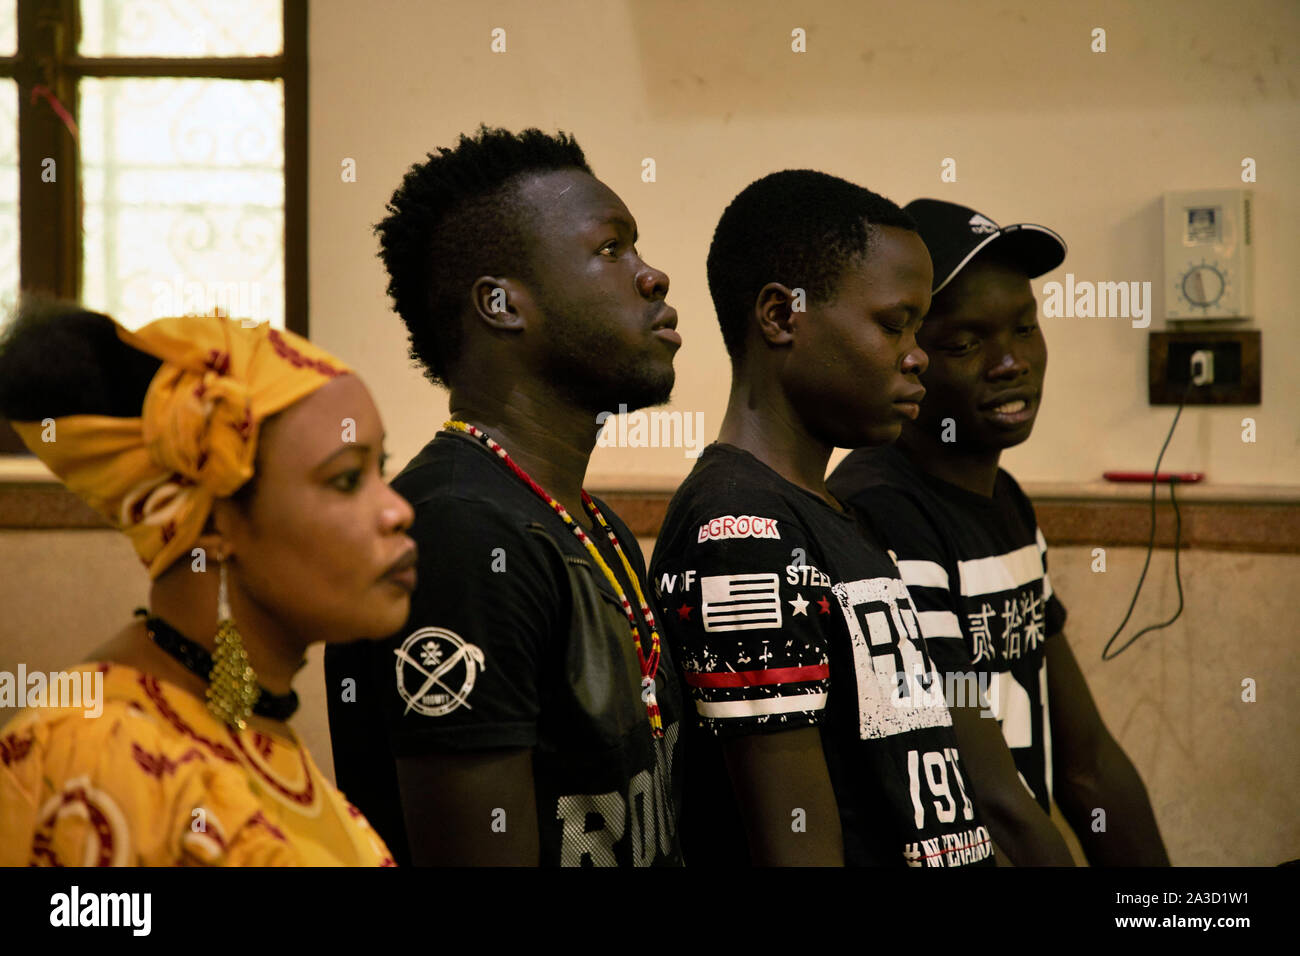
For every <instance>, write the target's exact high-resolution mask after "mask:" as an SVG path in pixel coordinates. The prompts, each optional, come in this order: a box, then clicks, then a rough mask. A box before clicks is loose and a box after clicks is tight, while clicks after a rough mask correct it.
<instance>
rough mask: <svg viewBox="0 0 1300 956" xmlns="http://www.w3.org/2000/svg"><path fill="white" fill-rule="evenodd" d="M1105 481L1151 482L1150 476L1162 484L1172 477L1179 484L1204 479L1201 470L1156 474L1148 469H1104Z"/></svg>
mask: <svg viewBox="0 0 1300 956" xmlns="http://www.w3.org/2000/svg"><path fill="white" fill-rule="evenodd" d="M1101 476H1102V477H1103V478H1105V479H1106V480H1107V481H1131V482H1142V483H1143V484H1148V485H1149V484H1151V480H1152V478H1154V479H1155V480H1156V481H1158V482H1161V483H1163V484H1169V482H1170V481H1173V480H1174V479H1177V480H1178V483H1179V484H1180V485H1187V484H1192V485H1194V484H1196V482H1198V481H1204V480H1205V472H1203V471H1162V472H1160V474H1158V475H1152V474H1151V472H1149V471H1106V472H1102V475H1101Z"/></svg>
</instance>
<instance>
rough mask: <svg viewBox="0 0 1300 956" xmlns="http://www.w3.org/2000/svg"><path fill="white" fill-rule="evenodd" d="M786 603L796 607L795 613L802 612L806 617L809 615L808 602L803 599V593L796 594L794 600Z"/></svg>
mask: <svg viewBox="0 0 1300 956" xmlns="http://www.w3.org/2000/svg"><path fill="white" fill-rule="evenodd" d="M785 603H786V604H788V605H790V606H791V607H792V608H794V613H795V614H802V615H803V616H804V617H807V616H808V602H807V601H805V600H804V599H803V595H802V594H796V595H795V596H794V600H793V601H786V602H785Z"/></svg>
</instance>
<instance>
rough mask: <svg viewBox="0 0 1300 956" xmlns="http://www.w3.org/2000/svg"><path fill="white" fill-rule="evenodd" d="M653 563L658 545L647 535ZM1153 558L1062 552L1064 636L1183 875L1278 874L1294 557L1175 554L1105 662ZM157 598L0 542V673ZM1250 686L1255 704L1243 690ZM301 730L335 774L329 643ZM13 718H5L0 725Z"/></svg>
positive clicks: (117, 561)
mask: <svg viewBox="0 0 1300 956" xmlns="http://www.w3.org/2000/svg"><path fill="white" fill-rule="evenodd" d="M641 547H642V549H643V551H644V552H645V553H646V554H647V555H648V554H649V553H650V551H651V549H652V547H653V542H652V541H650V540H642V541H641ZM1144 556H1145V551H1144V550H1143V549H1140V548H1111V549H1109V550H1108V554H1107V568H1108V570H1107V571H1106V573H1105V574H1094V573H1092V571H1091V570H1090V563H1091V560H1092V555H1091V550H1090V549H1089V548H1076V547H1071V548H1054V549H1053V550H1052V554H1051V564H1052V581H1053V583H1054V585H1055V587H1056V589H1057V591H1058V592H1059V593H1060V594H1061V597H1062V600H1063V601H1065V603H1066V607H1067V608H1068V609H1069V615H1070V616H1069V621H1068V623H1067V626H1066V634H1067V635H1068V637H1069V640H1070V644H1071V646H1072V647H1073V648H1074V652H1075V655H1076V656H1077V657H1078V659H1079V665H1080V667H1081V669H1082V670H1083V672H1084V675H1085V676H1086V677H1087V679H1088V683H1089V686H1090V687H1091V690H1092V693H1093V696H1094V697H1095V699H1096V701H1097V706H1098V709H1099V710H1100V711H1101V714H1102V717H1103V719H1104V720H1105V721H1106V724H1107V725H1108V726H1109V728H1110V730H1111V732H1112V733H1113V734H1114V735H1115V737H1116V739H1117V740H1119V742H1120V744H1121V745H1122V746H1123V747H1124V749H1125V750H1126V752H1127V753H1128V755H1129V757H1130V758H1131V759H1132V760H1133V763H1134V765H1135V766H1136V767H1137V768H1138V772H1139V773H1140V774H1141V775H1142V779H1143V780H1144V781H1145V783H1146V786H1147V790H1148V792H1149V793H1150V795H1151V802H1152V806H1153V808H1154V809H1155V813H1156V819H1157V821H1158V822H1159V824H1160V828H1161V831H1162V833H1163V835H1164V838H1165V842H1166V844H1167V845H1168V848H1169V855H1170V858H1171V859H1172V861H1173V862H1174V863H1175V864H1176V865H1180V866H1191V865H1200V866H1218V865H1246V864H1254V865H1266V866H1267V865H1274V864H1277V863H1280V862H1282V861H1284V860H1290V859H1296V858H1300V711H1297V709H1296V695H1295V688H1296V686H1298V685H1300V656H1297V654H1296V651H1295V647H1294V645H1293V640H1294V636H1295V627H1294V623H1293V622H1294V620H1295V616H1296V611H1297V608H1296V601H1295V599H1294V597H1293V596H1290V597H1286V598H1284V599H1281V600H1280V599H1279V595H1293V594H1294V590H1295V582H1296V581H1297V580H1300V555H1259V554H1228V553H1222V552H1207V551H1193V552H1188V553H1184V554H1183V555H1182V571H1183V589H1184V592H1185V594H1186V597H1187V607H1186V609H1185V610H1184V611H1183V615H1182V617H1181V618H1180V619H1179V620H1178V621H1177V622H1175V624H1174V625H1173V626H1172V627H1170V628H1168V629H1167V630H1164V631H1158V632H1155V633H1153V634H1149V635H1147V636H1145V637H1143V638H1142V639H1141V641H1139V642H1138V643H1137V644H1136V645H1134V646H1133V647H1132V648H1130V649H1129V650H1128V651H1126V652H1125V653H1124V654H1122V655H1121V656H1120V657H1119V658H1117V659H1116V660H1114V661H1111V662H1105V663H1103V662H1102V661H1101V659H1100V656H1101V649H1102V647H1103V646H1104V645H1105V643H1106V638H1107V637H1108V636H1109V635H1110V634H1111V632H1112V631H1113V630H1114V628H1115V626H1116V625H1117V624H1118V623H1119V621H1120V619H1121V618H1122V616H1123V613H1124V609H1125V608H1126V607H1127V606H1128V599H1129V596H1130V595H1131V594H1132V588H1133V585H1134V583H1135V582H1136V580H1137V576H1138V573H1139V571H1140V570H1141V567H1142V559H1143V557H1144ZM1172 563H1173V562H1172V555H1171V554H1170V552H1168V551H1160V552H1158V553H1157V555H1156V557H1155V558H1154V559H1153V561H1152V567H1151V571H1150V572H1149V577H1148V582H1147V586H1146V587H1145V589H1144V592H1143V598H1142V602H1141V604H1140V606H1139V608H1138V611H1137V613H1136V614H1135V616H1134V623H1135V627H1133V628H1130V629H1129V631H1128V632H1127V633H1132V632H1133V630H1135V629H1136V627H1140V626H1142V625H1143V624H1146V623H1148V622H1151V621H1157V620H1164V619H1165V618H1167V617H1168V616H1169V615H1170V614H1171V613H1172V612H1173V609H1174V608H1175V607H1176V606H1177V596H1176V594H1175V593H1174V584H1173V570H1172ZM147 598H148V590H147V579H146V577H145V575H144V573H143V572H142V571H141V570H140V569H139V566H138V562H137V561H136V560H135V555H134V552H132V551H131V548H130V545H129V544H128V543H127V541H126V538H125V537H123V536H122V535H119V534H117V533H116V532H111V531H34V532H27V531H23V532H15V531H5V532H0V607H3V608H4V609H5V617H4V619H3V620H0V671H9V672H11V673H12V672H14V671H15V670H16V669H17V666H18V662H19V661H22V662H23V663H24V664H25V665H26V666H27V669H28V671H29V672H31V671H35V670H42V671H47V672H48V671H50V670H53V669H58V668H62V667H65V666H67V665H69V664H71V663H73V662H76V661H80V660H84V659H85V657H86V654H87V653H88V652H89V650H90V649H91V648H93V647H95V646H96V645H98V644H100V643H102V642H103V641H104V640H105V639H106V638H107V637H108V636H110V635H111V634H112V633H114V632H115V631H116V630H117V629H118V628H119V627H121V626H122V625H123V624H126V623H128V622H129V621H130V614H131V610H132V608H134V607H136V606H138V605H139V604H142V603H145V602H146V601H147ZM1245 677H1251V678H1254V679H1255V681H1256V700H1255V701H1254V702H1253V703H1245V702H1243V701H1242V700H1241V690H1242V686H1241V682H1242V679H1243V678H1245ZM294 688H295V689H296V690H297V691H298V694H299V696H300V697H301V699H302V705H301V709H300V710H299V713H298V716H296V717H295V718H294V720H293V726H294V728H295V730H296V731H297V732H298V734H299V735H300V736H301V738H302V739H303V741H304V742H305V743H306V745H307V747H308V749H309V750H311V752H312V755H313V757H315V759H316V762H317V763H318V764H319V765H320V766H321V769H322V770H323V771H324V772H325V773H326V774H327V775H328V776H330V777H331V779H332V777H333V766H334V764H333V759H332V757H331V754H330V747H329V727H328V722H327V720H326V716H325V696H324V695H325V692H326V689H325V687H324V668H323V666H322V647H321V645H315V646H313V647H312V648H311V650H310V653H309V654H308V664H307V667H306V668H305V669H304V670H303V671H302V673H301V674H300V675H299V676H298V679H297V680H296V681H295V682H294ZM12 715H13V711H11V710H6V709H3V708H0V726H3V725H4V723H5V722H6V721H7V720H8V719H9V718H10V717H11V716H12Z"/></svg>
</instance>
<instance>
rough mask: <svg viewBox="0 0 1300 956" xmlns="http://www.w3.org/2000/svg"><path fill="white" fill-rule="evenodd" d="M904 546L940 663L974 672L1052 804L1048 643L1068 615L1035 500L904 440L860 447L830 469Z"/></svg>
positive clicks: (844, 490) (890, 543) (1026, 776)
mask: <svg viewBox="0 0 1300 956" xmlns="http://www.w3.org/2000/svg"><path fill="white" fill-rule="evenodd" d="M827 486H828V487H829V488H830V489H831V492H832V493H833V494H834V495H835V496H836V497H837V498H839V499H840V500H841V501H847V502H850V503H851V504H852V505H853V506H854V507H855V508H856V509H857V510H858V511H859V512H860V513H861V514H862V515H863V517H864V521H865V523H867V524H868V525H869V526H870V527H871V528H872V530H873V531H874V533H875V534H876V536H877V538H878V539H879V540H881V541H883V542H884V543H885V546H886V547H888V548H890V549H891V550H892V551H894V553H895V554H896V555H897V556H898V567H899V570H900V571H901V572H902V575H903V580H904V581H905V582H906V583H907V589H908V591H909V592H910V593H911V595H912V600H913V601H914V602H915V604H916V610H917V616H918V618H919V619H920V624H921V633H922V635H924V637H925V639H926V643H927V645H928V646H929V647H930V653H931V654H932V656H933V657H934V660H935V662H936V664H938V665H939V668H940V670H941V671H943V672H945V679H946V680H947V679H949V677H948V675H957V674H971V673H974V674H976V675H977V682H978V683H983V685H984V686H985V687H987V697H988V702H989V708H990V709H991V710H992V711H993V713H994V714H995V715H996V717H997V718H998V721H999V722H1000V723H1001V725H1002V734H1003V736H1004V737H1005V738H1006V741H1007V747H1008V748H1009V749H1010V751H1011V756H1012V758H1014V760H1015V763H1016V768H1017V769H1018V770H1019V771H1020V778H1021V780H1023V781H1024V783H1025V786H1026V787H1028V788H1029V791H1030V793H1032V794H1033V795H1034V799H1036V800H1037V801H1038V802H1039V804H1040V805H1041V806H1042V807H1043V809H1044V810H1048V809H1050V807H1051V794H1052V789H1051V788H1052V738H1051V722H1050V720H1049V719H1048V710H1047V667H1046V662H1045V657H1046V647H1045V645H1046V642H1047V640H1048V639H1049V638H1051V637H1053V636H1054V635H1056V634H1059V633H1060V632H1061V629H1062V628H1063V627H1064V626H1065V607H1064V606H1063V605H1062V604H1061V602H1060V600H1059V599H1058V598H1057V597H1056V595H1055V594H1054V593H1053V591H1052V582H1051V578H1050V577H1048V574H1047V542H1046V541H1044V540H1043V534H1042V532H1041V531H1039V530H1038V523H1037V521H1036V520H1035V518H1034V507H1033V505H1032V504H1030V502H1029V499H1028V498H1027V497H1026V496H1025V493H1024V492H1023V491H1021V490H1020V486H1019V485H1017V484H1016V481H1015V479H1014V478H1012V477H1011V476H1010V475H1009V474H1007V473H1006V472H1005V471H1003V470H1002V469H998V474H997V479H996V482H995V484H994V488H993V496H992V497H991V498H986V497H984V496H983V495H979V494H976V493H974V492H972V491H967V490H966V489H965V488H960V487H958V486H957V485H953V484H950V483H948V482H946V481H943V480H941V479H939V478H936V477H934V476H933V475H930V474H928V473H926V472H924V471H922V470H921V469H920V468H918V467H917V466H916V465H914V464H913V463H912V461H911V460H910V459H909V458H908V457H907V456H906V455H904V454H903V453H902V452H901V451H900V450H899V449H897V448H895V447H893V446H886V447H884V448H878V449H859V450H857V451H855V452H853V453H851V454H850V455H849V456H848V457H847V458H845V459H844V461H843V462H841V463H840V466H839V467H838V468H836V469H835V471H834V473H832V475H831V477H830V478H829V479H828V480H827Z"/></svg>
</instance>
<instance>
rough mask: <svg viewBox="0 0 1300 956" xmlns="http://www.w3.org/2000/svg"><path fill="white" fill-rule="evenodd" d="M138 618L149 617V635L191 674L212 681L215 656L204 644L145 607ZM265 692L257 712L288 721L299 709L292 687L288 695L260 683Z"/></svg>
mask: <svg viewBox="0 0 1300 956" xmlns="http://www.w3.org/2000/svg"><path fill="white" fill-rule="evenodd" d="M135 614H136V617H143V618H144V619H145V626H146V627H147V628H148V630H149V638H150V640H152V641H153V642H154V643H155V644H157V645H158V646H159V647H160V648H162V649H163V650H164V651H166V652H167V653H168V654H170V655H171V656H172V657H174V658H176V660H177V661H179V662H180V664H181V666H182V667H184V668H185V669H186V670H187V671H189V672H190V673H191V674H194V675H195V676H196V677H199V678H201V679H202V680H203V681H205V682H206V681H207V680H208V675H210V674H211V673H212V655H211V654H210V653H209V652H208V651H207V650H206V649H205V648H204V647H203V646H202V645H201V644H196V643H195V642H194V641H191V640H190V639H189V638H188V637H186V636H185V635H184V634H182V633H181V632H180V631H178V630H176V628H174V627H172V626H171V625H170V624H168V623H167V622H166V621H164V620H163V619H162V618H160V617H154V616H152V615H150V614H149V612H148V611H147V610H146V609H145V608H142V607H141V608H136V611H135ZM257 689H258V690H259V691H261V694H260V695H259V696H258V698H257V703H255V704H253V713H255V714H257V715H258V716H259V717H266V718H267V719H269V720H288V719H289V718H290V717H292V716H293V715H294V713H295V712H296V711H297V710H298V692H297V691H294V690H291V691H289V693H287V694H272V693H271V692H270V691H269V690H267V689H266V688H265V687H263V686H261V685H260V684H259V685H258V687H257Z"/></svg>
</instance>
